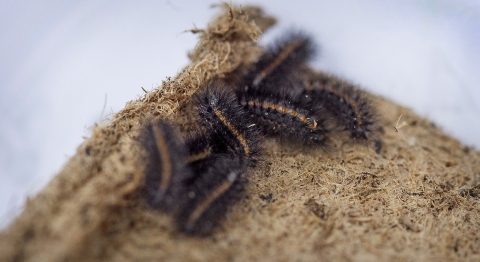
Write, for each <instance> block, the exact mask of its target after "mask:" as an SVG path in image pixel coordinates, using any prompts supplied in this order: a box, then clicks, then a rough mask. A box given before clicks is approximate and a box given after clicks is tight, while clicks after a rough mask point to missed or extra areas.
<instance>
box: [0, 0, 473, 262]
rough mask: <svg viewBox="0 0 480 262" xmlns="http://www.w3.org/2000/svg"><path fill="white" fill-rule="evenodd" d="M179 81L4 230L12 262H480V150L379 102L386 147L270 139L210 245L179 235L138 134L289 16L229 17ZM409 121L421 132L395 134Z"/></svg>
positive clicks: (181, 108)
mask: <svg viewBox="0 0 480 262" xmlns="http://www.w3.org/2000/svg"><path fill="white" fill-rule="evenodd" d="M224 11H225V12H224V13H223V14H221V15H220V16H218V17H217V18H216V19H214V20H213V21H212V23H211V24H210V25H209V26H208V28H207V29H205V30H195V32H194V33H199V34H200V40H199V43H198V45H197V46H196V48H195V50H194V51H193V52H192V53H191V54H190V58H191V64H190V65H189V66H187V67H186V68H185V69H184V70H183V71H182V72H181V73H180V74H179V75H178V76H177V77H175V78H174V79H171V80H168V81H165V82H164V83H162V85H161V86H160V87H159V88H158V89H155V90H153V91H151V92H149V93H147V94H145V96H144V97H142V98H140V99H138V100H135V101H132V102H130V103H128V104H127V106H126V107H125V108H124V109H123V110H122V111H120V112H118V113H117V114H115V115H114V116H113V117H112V118H111V119H109V120H106V121H104V123H102V124H98V125H97V126H95V127H94V128H93V130H92V135H91V137H90V138H88V139H86V140H85V142H84V143H83V144H81V145H80V146H79V147H78V150H77V153H76V155H75V156H73V157H72V158H71V159H70V160H69V161H68V162H67V164H66V165H65V167H64V168H63V170H62V171H61V172H60V173H59V174H57V176H56V177H55V178H54V179H52V181H51V182H50V183H49V184H48V185H47V186H46V187H45V188H44V189H43V190H42V191H41V192H40V193H39V194H38V195H37V196H36V197H34V198H32V199H30V200H29V201H28V202H27V204H26V206H25V209H24V211H23V213H22V214H20V216H19V217H18V218H17V219H16V220H15V221H14V222H13V223H12V224H11V225H10V226H9V227H8V228H6V229H5V230H4V231H3V232H1V233H0V261H79V260H82V261H87V260H88V261H91V260H111V261H163V260H173V261H186V260H203V261H219V260H238V261H251V260H272V261H292V260H294V261H297V260H298V261H319V260H327V261H342V260H347V261H349V260H355V261H375V260H377V261H396V260H398V261H433V260H435V261H451V260H471V261H479V260H480V234H479V233H478V232H480V212H479V211H480V200H479V198H480V187H479V186H477V187H475V186H476V185H479V184H480V152H479V151H476V150H474V149H471V148H469V147H466V146H464V145H462V144H461V143H460V142H458V141H457V140H455V139H452V138H451V137H449V136H448V135H446V134H444V133H443V132H442V131H441V130H439V129H438V128H436V127H435V125H434V124H432V123H430V122H429V121H427V120H426V119H424V118H421V117H419V116H417V115H416V114H414V113H413V112H412V111H411V110H409V109H407V108H404V107H401V106H398V105H395V104H394V103H392V102H390V101H387V100H385V99H381V98H377V97H373V96H372V98H371V99H372V101H373V102H374V104H375V106H376V107H377V110H378V112H379V113H378V114H379V121H380V125H381V126H382V127H383V128H382V130H383V131H382V132H381V133H380V134H379V139H380V140H381V141H382V144H383V146H382V148H381V149H380V150H377V152H375V151H376V150H374V148H370V147H364V146H361V145H354V144H343V145H342V144H340V143H337V144H338V145H337V147H336V148H334V149H333V150H331V151H330V152H325V151H322V150H318V151H316V150H305V149H302V148H300V147H294V146H292V145H285V144H279V143H277V142H275V141H273V140H268V141H266V142H265V143H266V145H265V148H267V150H266V152H265V161H264V162H263V164H262V166H261V167H260V168H257V169H256V170H252V171H251V172H250V183H249V186H248V189H247V197H246V198H244V199H243V200H242V201H241V202H240V203H238V204H237V205H236V206H235V208H234V210H233V211H232V212H230V213H229V215H228V217H227V220H226V221H225V223H223V225H222V226H221V228H219V229H218V230H217V231H216V233H215V234H214V235H212V236H210V237H207V238H196V237H189V236H185V235H183V234H180V233H178V232H177V231H176V230H175V229H174V227H173V223H172V221H171V218H170V217H169V216H167V215H164V214H161V213H159V212H156V211H154V210H152V209H150V208H149V207H148V206H147V205H146V204H145V201H144V199H143V198H142V194H141V188H142V186H143V183H144V181H143V168H144V166H145V165H144V158H143V156H144V152H143V151H142V150H141V148H140V147H139V143H138V140H137V138H138V129H139V126H140V124H141V123H142V122H143V121H144V120H145V119H146V117H149V116H151V115H155V116H158V115H163V116H166V117H169V118H172V119H175V121H176V122H177V123H183V124H184V125H183V127H184V128H188V125H186V124H185V123H188V122H189V121H190V120H188V119H189V116H190V115H191V114H189V113H188V112H187V109H188V107H187V106H186V105H187V103H186V101H188V98H189V97H190V96H191V95H192V94H193V93H194V92H195V90H196V89H197V87H198V86H199V85H200V84H202V83H204V82H205V81H206V80H207V79H210V78H211V77H214V76H220V77H223V76H226V75H229V74H230V73H232V72H233V71H236V70H237V71H236V72H240V71H242V68H244V67H245V66H248V65H249V64H250V63H252V62H253V61H255V59H256V58H257V57H258V55H259V53H260V51H261V49H260V47H259V46H258V45H257V44H256V39H257V38H258V36H259V35H260V33H261V32H262V31H265V30H266V29H267V28H268V27H269V26H271V25H272V24H273V23H274V22H275V20H274V19H273V18H271V17H268V16H265V15H264V14H263V12H262V11H261V10H260V9H258V8H254V7H243V8H228V7H226V8H225V9H224ZM400 114H402V115H403V117H402V119H403V120H406V121H407V123H408V126H406V127H403V128H402V129H400V130H399V132H398V133H397V132H395V129H394V126H395V124H396V121H397V119H398V117H399V116H400Z"/></svg>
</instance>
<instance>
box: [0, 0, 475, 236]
mask: <svg viewBox="0 0 480 262" xmlns="http://www.w3.org/2000/svg"><path fill="white" fill-rule="evenodd" d="M217 3H219V1H186V0H181V1H180V0H169V1H163V0H157V1H153V0H150V1H119V0H116V1H113V0H85V1H64V0H44V1H41V2H40V1H33V0H19V1H13V0H10V1H8V0H7V1H2V3H0V37H1V40H0V113H1V115H0V228H2V227H4V226H5V225H7V224H8V222H10V221H11V220H12V219H13V218H14V217H15V216H16V215H17V214H18V213H19V212H21V207H22V205H23V204H24V202H25V200H26V197H27V196H33V195H34V194H35V193H36V192H38V190H40V189H41V188H42V187H43V186H45V184H46V183H47V182H48V181H49V180H50V179H51V177H53V176H54V175H55V174H56V173H57V172H58V171H60V170H61V168H62V166H63V165H64V164H65V162H66V161H67V160H68V158H69V157H71V156H72V155H73V154H74V152H75V149H76V147H77V146H78V145H79V144H80V143H82V141H83V140H84V137H88V136H90V132H89V127H91V126H92V125H93V124H94V123H95V122H98V121H99V120H100V119H101V118H102V117H105V116H106V115H108V114H111V113H114V112H117V111H118V110H120V109H121V108H123V107H124V105H125V103H126V102H127V101H129V100H133V99H136V98H137V97H139V96H140V95H142V94H143V91H142V89H141V87H143V88H145V89H146V90H151V89H152V88H155V87H157V86H158V85H159V84H160V83H161V81H162V80H165V79H166V77H167V76H175V75H176V74H177V72H179V70H181V69H182V68H183V67H184V66H185V65H187V63H188V59H187V51H189V50H192V49H193V48H194V46H195V44H196V41H197V36H196V35H192V34H190V33H183V31H184V30H187V29H192V28H194V27H197V28H204V27H205V26H206V24H207V22H208V21H209V20H210V19H211V18H212V16H213V15H215V14H217V13H218V12H219V10H218V9H211V8H210V6H211V5H212V4H217ZM237 3H242V4H244V3H245V2H244V1H237ZM246 3H258V4H259V5H261V6H263V7H264V8H265V11H266V12H267V13H269V14H272V15H274V16H276V17H277V18H279V23H278V24H277V25H276V26H275V28H274V29H272V30H270V31H268V32H267V34H266V35H265V37H264V38H262V40H261V43H263V44H265V43H269V41H270V40H271V39H273V38H274V37H276V36H278V35H279V34H280V33H281V31H282V30H284V29H287V28H291V27H292V26H293V27H295V28H302V29H304V30H305V31H307V32H311V34H312V35H313V36H314V37H315V39H316V40H317V42H318V43H319V44H320V45H321V52H320V55H319V57H318V58H317V59H316V61H315V63H314V67H316V68H318V69H325V70H328V71H330V72H333V73H335V74H337V75H340V76H342V77H345V78H347V79H349V80H351V81H353V82H355V83H358V84H360V85H362V86H363V87H365V88H366V89H368V90H369V91H371V92H373V93H376V94H379V95H382V96H384V97H387V98H389V99H392V100H394V101H396V102H398V103H400V104H403V105H406V106H408V107H411V108H413V109H414V110H415V111H416V112H417V113H419V114H420V115H422V116H426V117H429V118H430V119H432V120H433V121H434V122H435V123H437V124H438V125H439V126H441V127H442V128H443V129H444V130H445V131H446V132H447V133H449V134H451V135H452V136H454V137H456V138H458V139H460V140H461V141H462V142H463V143H465V144H466V145H469V146H474V147H475V148H477V149H479V148H480V134H479V133H480V120H479V119H480V117H479V115H480V1H476V0H470V1H468V0H460V1H459V0H449V1H447V0H403V1H399V0H396V1H394V0H392V1H383V0H364V1H355V0H340V1H326V0H323V1H319V0H312V1H301V0H296V1H256V2H253V1H249V2H246ZM104 108H105V110H104V111H103V109H104ZM102 112H103V113H102Z"/></svg>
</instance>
